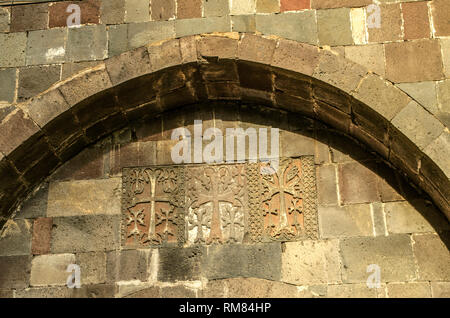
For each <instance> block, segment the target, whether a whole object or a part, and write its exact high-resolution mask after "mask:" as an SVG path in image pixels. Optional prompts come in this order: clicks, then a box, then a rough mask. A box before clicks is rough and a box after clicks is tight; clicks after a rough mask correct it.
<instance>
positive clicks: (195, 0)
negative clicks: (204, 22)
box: [177, 0, 202, 19]
mask: <svg viewBox="0 0 450 318" xmlns="http://www.w3.org/2000/svg"><path fill="white" fill-rule="evenodd" d="M201 17H202V0H178V1H177V18H178V19H191V18H201Z"/></svg>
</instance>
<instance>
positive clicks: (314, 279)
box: [281, 240, 341, 285]
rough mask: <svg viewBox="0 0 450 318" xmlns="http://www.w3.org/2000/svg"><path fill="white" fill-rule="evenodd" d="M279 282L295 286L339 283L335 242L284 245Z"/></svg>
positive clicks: (305, 242)
mask: <svg viewBox="0 0 450 318" xmlns="http://www.w3.org/2000/svg"><path fill="white" fill-rule="evenodd" d="M284 246H285V247H284V248H283V253H282V269H281V281H283V282H285V283H289V284H295V285H314V284H327V283H340V282H341V268H340V261H339V250H338V241H337V240H327V241H303V242H287V243H284Z"/></svg>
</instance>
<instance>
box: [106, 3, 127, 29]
mask: <svg viewBox="0 0 450 318" xmlns="http://www.w3.org/2000/svg"><path fill="white" fill-rule="evenodd" d="M100 12H101V13H100V20H101V21H102V23H104V24H122V23H123V22H124V21H125V0H107V1H102V3H101V6H100Z"/></svg>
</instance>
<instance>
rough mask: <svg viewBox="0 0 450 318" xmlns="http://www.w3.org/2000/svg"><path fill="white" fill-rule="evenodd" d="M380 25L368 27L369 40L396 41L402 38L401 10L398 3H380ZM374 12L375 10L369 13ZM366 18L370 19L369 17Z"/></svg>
mask: <svg viewBox="0 0 450 318" xmlns="http://www.w3.org/2000/svg"><path fill="white" fill-rule="evenodd" d="M379 7H380V11H381V27H380V28H376V27H373V28H368V33H369V42H386V41H398V40H401V39H402V12H401V8H400V4H399V3H389V4H383V5H380V6H379ZM369 14H370V15H373V14H376V12H375V11H373V12H371V13H369ZM370 15H369V17H368V19H371V17H370Z"/></svg>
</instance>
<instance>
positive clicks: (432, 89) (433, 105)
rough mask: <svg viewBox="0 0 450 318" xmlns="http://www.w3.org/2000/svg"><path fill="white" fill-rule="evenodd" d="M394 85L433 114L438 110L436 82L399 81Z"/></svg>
mask: <svg viewBox="0 0 450 318" xmlns="http://www.w3.org/2000/svg"><path fill="white" fill-rule="evenodd" d="M396 86H397V87H399V88H400V89H401V90H403V91H404V92H405V93H407V94H408V95H409V96H411V97H412V98H414V99H415V100H416V101H418V102H419V103H420V104H421V105H422V106H424V107H425V108H426V109H427V110H428V111H430V112H431V113H433V114H435V113H437V112H438V101H437V91H436V82H433V81H430V82H418V83H399V84H397V85H396Z"/></svg>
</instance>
